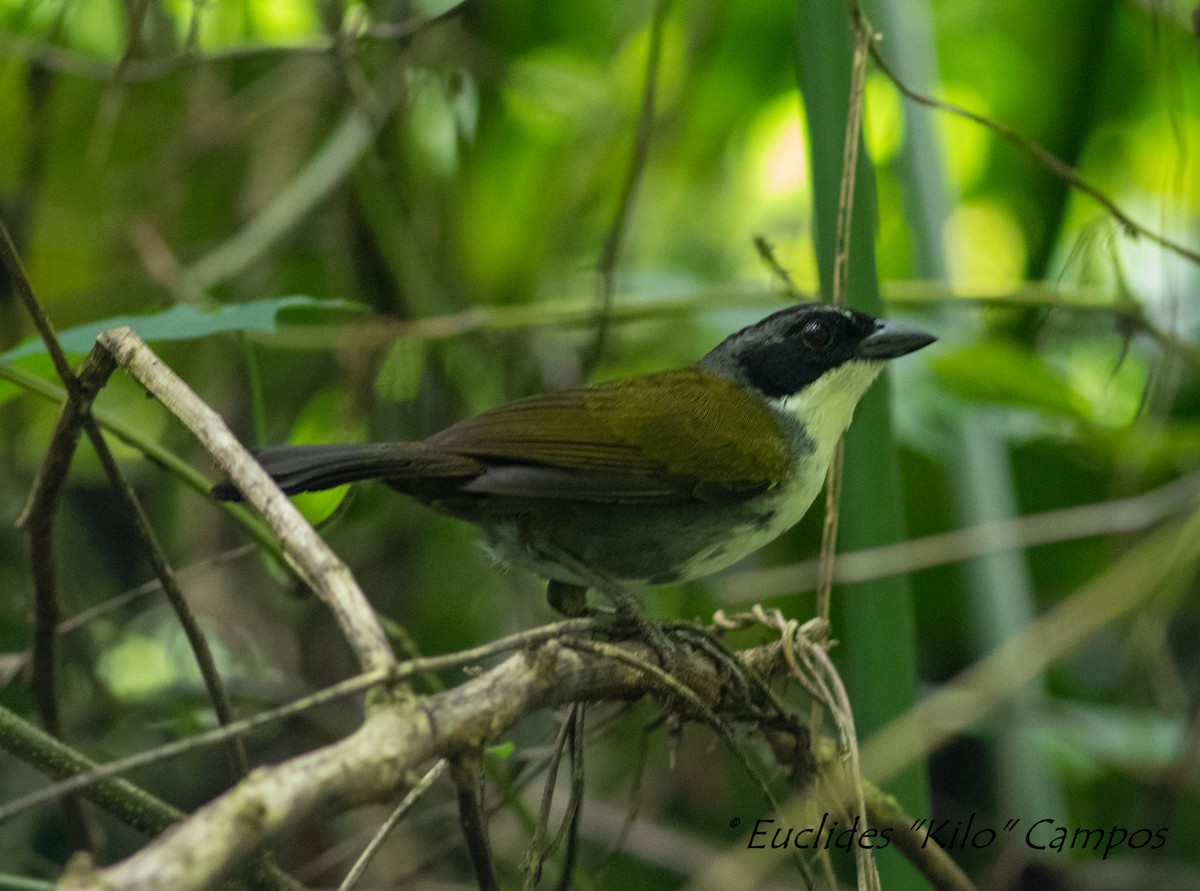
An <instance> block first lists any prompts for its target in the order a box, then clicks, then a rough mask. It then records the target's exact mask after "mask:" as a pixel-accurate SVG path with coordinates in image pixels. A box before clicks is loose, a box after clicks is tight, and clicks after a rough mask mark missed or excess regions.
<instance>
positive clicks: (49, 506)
mask: <svg viewBox="0 0 1200 891" xmlns="http://www.w3.org/2000/svg"><path fill="white" fill-rule="evenodd" d="M2 225H3V224H2V223H0V226H2ZM3 244H4V260H5V266H6V267H7V270H8V274H9V278H10V280H11V281H12V282H13V286H14V289H15V290H16V291H17V292H18V293H19V294H20V295H21V298H22V301H23V302H24V304H25V308H26V311H27V312H28V313H29V314H30V316H31V317H32V319H33V321H34V324H35V326H36V327H37V329H38V331H39V332H40V333H41V336H42V339H43V341H44V342H45V344H46V349H47V350H48V351H49V353H50V354H51V356H54V357H55V368H56V369H57V370H58V372H59V376H60V377H61V378H62V381H63V386H64V387H66V389H67V393H68V398H67V402H66V404H65V405H64V406H63V410H62V414H61V416H60V419H59V422H58V424H57V425H56V426H55V431H54V436H53V437H52V438H51V441H50V445H49V447H48V449H47V454H46V459H45V465H44V467H43V469H42V471H41V472H40V473H39V474H38V478H37V481H36V482H35V484H34V488H33V491H32V492H31V493H30V497H29V503H28V505H27V506H26V509H25V511H24V512H23V513H22V516H21V518H20V519H19V520H18V523H19V524H22V525H27V528H28V532H29V539H30V553H31V559H32V561H33V575H34V578H35V580H36V581H35V591H36V592H37V607H36V608H35V615H36V619H35V628H36V633H35V642H34V659H33V661H34V666H35V671H34V676H35V689H37V690H39V691H40V694H39V696H38V702H39V704H40V707H41V708H42V709H43V716H44V719H45V718H50V719H51V720H52V723H50V724H47V725H46V726H47V729H48V730H50V732H51V733H53V734H54V735H55V736H58V735H60V732H59V731H60V728H59V726H58V715H57V697H56V696H55V695H54V693H53V690H54V649H55V641H56V639H57V633H58V627H57V626H58V608H57V603H58V591H57V581H56V570H55V555H54V544H53V522H54V512H55V509H56V506H57V503H58V495H59V493H60V491H61V489H62V486H63V483H64V482H65V481H66V473H67V471H68V469H69V468H70V464H71V459H72V457H73V456H74V453H75V448H76V446H77V444H78V441H79V434H80V430H81V429H82V430H83V431H84V432H86V433H87V436H88V439H89V440H90V442H91V444H92V447H93V449H94V450H95V452H96V455H97V457H98V458H99V460H100V464H101V466H102V467H103V469H104V472H105V474H106V475H107V476H108V479H109V482H110V483H111V485H112V486H113V489H114V490H115V491H116V493H117V497H118V498H119V499H120V500H121V501H123V502H124V505H125V507H126V509H127V510H128V511H129V513H130V514H131V515H132V517H133V520H134V529H135V530H136V532H137V538H138V544H139V546H140V548H141V550H142V553H143V556H145V557H146V559H147V561H148V562H149V563H150V566H151V568H152V569H153V570H154V573H155V575H156V576H157V577H158V579H159V581H160V583H161V584H162V587H163V591H164V592H165V593H166V595H167V599H168V601H169V602H170V603H171V606H172V608H173V609H174V610H175V613H176V615H177V616H178V618H179V622H180V625H181V626H182V628H183V631H184V634H185V635H186V637H187V640H188V644H189V645H190V647H191V650H192V653H193V656H194V657H195V659H196V664H197V665H198V666H199V669H200V674H201V677H202V678H203V680H204V684H205V687H206V688H207V690H208V693H209V697H210V699H211V701H212V704H213V709H214V710H215V712H216V714H217V718H218V720H219V721H220V722H221V723H222V724H228V723H229V722H230V721H232V720H233V716H232V710H231V709H230V707H229V701H228V699H227V697H226V696H225V690H224V684H223V683H222V681H221V678H220V674H219V672H218V671H217V668H216V663H215V661H214V660H213V657H212V652H211V650H210V649H209V647H208V642H207V641H206V640H205V638H204V635H203V633H202V632H201V631H200V628H199V625H198V623H197V622H196V620H195V617H194V616H193V615H192V613H191V610H190V609H189V608H188V606H187V602H186V600H185V599H184V597H183V593H182V591H180V589H179V584H178V582H177V580H176V578H175V574H174V570H173V569H172V568H171V566H170V563H169V562H168V560H167V557H166V553H165V552H164V551H163V549H162V546H161V545H160V544H159V542H158V539H157V537H156V536H155V534H154V529H153V527H152V525H151V523H150V520H149V518H148V517H147V516H146V512H145V511H144V510H143V509H142V506H141V503H140V502H139V501H138V498H137V495H136V494H135V493H134V491H133V488H132V487H131V486H130V485H129V483H128V482H127V481H126V480H125V477H124V474H122V473H121V470H120V467H119V466H118V465H117V462H116V459H115V458H114V457H113V454H112V451H111V450H110V449H109V448H108V443H107V442H106V441H105V439H104V435H103V433H102V432H101V431H100V428H99V426H98V425H97V423H96V420H95V419H94V418H93V417H92V416H91V405H92V402H93V401H94V400H95V398H96V394H97V393H99V391H100V390H101V389H102V388H103V387H104V385H105V383H106V382H107V380H108V377H109V375H110V374H111V373H112V370H113V368H114V363H113V361H112V359H111V357H110V356H109V355H108V354H107V353H104V352H103V351H101V350H100V349H99V348H98V347H97V348H95V349H93V350H92V352H91V353H89V354H88V357H87V359H86V360H85V361H84V363H83V366H82V368H81V370H80V373H79V375H78V376H76V375H75V374H74V372H73V371H72V370H71V368H70V366H69V364H68V363H67V359H66V355H65V353H64V352H63V350H62V347H61V345H60V344H59V342H58V337H57V336H56V335H55V333H54V329H53V326H52V325H51V323H50V320H49V319H48V318H47V316H46V314H45V313H44V312H43V311H42V308H41V305H40V304H39V303H38V300H37V297H36V295H35V294H34V293H33V288H32V286H31V285H30V283H29V279H28V278H27V277H26V275H25V271H24V269H23V268H22V266H21V264H20V262H19V259H18V258H17V256H16V252H15V248H14V247H13V245H12V241H11V240H10V238H9V235H8V232H7V230H4V232H3ZM230 758H231V759H232V763H233V766H234V770H235V771H236V772H237V773H238V774H239V775H244V774H245V773H246V772H247V770H249V765H248V762H247V759H246V753H245V749H244V748H243V746H242V744H241V741H240V740H236V739H235V740H232V741H231V743H230Z"/></svg>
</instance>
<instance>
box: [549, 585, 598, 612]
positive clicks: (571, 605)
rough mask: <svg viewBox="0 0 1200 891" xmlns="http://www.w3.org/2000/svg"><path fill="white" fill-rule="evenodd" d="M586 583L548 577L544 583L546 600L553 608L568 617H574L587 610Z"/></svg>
mask: <svg viewBox="0 0 1200 891" xmlns="http://www.w3.org/2000/svg"><path fill="white" fill-rule="evenodd" d="M587 589H588V586H587V585H572V584H570V583H569V582H560V581H558V580H557V579H550V582H549V583H548V584H547V585H546V600H548V601H549V602H550V606H551V607H553V608H554V610H555V611H556V612H558V613H561V614H562V615H564V616H566V617H567V618H568V619H575V618H578V617H579V616H582V615H583V614H584V613H586V612H587Z"/></svg>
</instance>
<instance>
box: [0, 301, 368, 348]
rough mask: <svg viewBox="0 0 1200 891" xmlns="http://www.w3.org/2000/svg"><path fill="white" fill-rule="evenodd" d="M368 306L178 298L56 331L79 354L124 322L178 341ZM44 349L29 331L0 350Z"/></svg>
mask: <svg viewBox="0 0 1200 891" xmlns="http://www.w3.org/2000/svg"><path fill="white" fill-rule="evenodd" d="M368 312H370V310H368V309H367V307H365V306H363V305H362V304H361V303H355V302H353V301H350V300H321V299H318V298H316V297H307V296H304V295H300V294H296V295H292V296H289V297H272V298H270V299H267V300H253V301H251V302H249V303H229V304H222V305H220V306H196V305H194V304H191V303H181V304H178V305H177V306H172V307H171V308H170V309H164V310H163V311H162V312H156V313H149V314H146V315H125V316H112V317H111V318H107V319H102V320H100V321H97V322H88V323H86V324H83V325H79V326H77V327H75V328H68V329H67V330H66V331H63V332H61V333H60V334H59V335H58V341H59V343H60V344H62V348H63V350H64V351H65V352H67V353H75V354H79V355H82V354H84V353H86V352H87V351H88V350H90V349H91V348H92V344H93V343H95V341H96V337H97V335H99V334H100V332H101V331H106V330H107V329H109V328H116V327H119V326H121V325H128V326H129V327H130V328H132V329H133V330H134V331H135V332H136V333H137V335H138V336H139V337H140V338H142V340H145V341H151V342H153V341H178V340H197V339H199V338H201V337H209V336H210V335H213V334H225V333H229V332H234V331H243V332H254V333H257V334H273V333H274V332H276V331H277V330H278V329H279V326H280V325H319V324H336V323H339V322H344V321H347V320H349V319H352V318H358V317H360V316H362V315H364V314H366V313H368ZM45 351H46V345H45V344H44V343H42V340H41V338H38V337H34V338H30V339H28V340H25V341H22V342H21V343H20V344H18V345H17V346H16V347H14V348H13V349H11V350H9V351H8V352H7V353H4V354H3V355H0V361H5V362H11V361H12V360H14V359H19V358H21V357H23V356H32V355H35V354H37V353H44V352H45Z"/></svg>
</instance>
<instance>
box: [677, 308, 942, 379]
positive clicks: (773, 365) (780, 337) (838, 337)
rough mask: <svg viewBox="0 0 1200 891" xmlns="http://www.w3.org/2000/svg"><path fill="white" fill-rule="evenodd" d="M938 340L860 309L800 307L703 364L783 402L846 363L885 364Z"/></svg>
mask: <svg viewBox="0 0 1200 891" xmlns="http://www.w3.org/2000/svg"><path fill="white" fill-rule="evenodd" d="M936 339H937V338H935V337H934V336H933V335H931V334H926V333H925V332H924V331H919V330H917V329H915V328H909V327H907V326H904V325H900V324H897V323H896V322H881V321H880V320H878V319H876V318H875V317H873V316H869V315H867V314H866V313H864V312H859V311H858V310H856V309H850V308H848V307H834V306H830V305H828V304H826V303H800V304H797V305H796V306H789V307H788V308H787V309H781V310H780V311H779V312H776V313H772V314H771V315H769V316H767V317H766V318H765V319H763V320H762V321H761V322H758V323H756V324H754V325H751V326H750V327H749V328H743V329H742V330H741V331H737V332H735V333H733V334H731V335H729V336H728V337H727V338H725V339H724V340H723V341H721V343H719V344H718V345H717V346H716V347H715V348H714V349H713V350H712V352H710V353H709V354H708V355H707V356H705V357H704V358H703V359H701V360H700V361H699V363H697V364H698V365H700V367H702V368H704V369H706V370H708V371H711V372H713V373H714V374H720V375H722V376H723V377H728V378H731V379H733V380H741V381H745V382H746V383H748V384H751V385H752V386H754V387H757V388H758V389H759V390H761V391H762V393H763V395H764V396H767V397H768V398H780V397H785V396H790V395H792V394H793V393H799V392H800V391H801V390H803V389H804V388H805V387H807V386H808V385H809V384H811V383H812V382H813V381H815V380H817V379H818V378H819V377H821V375H823V374H825V372H827V371H830V370H831V369H834V368H837V367H839V366H840V365H843V364H845V363H846V362H849V361H853V360H858V361H867V362H883V361H885V360H887V359H894V358H896V357H897V356H903V355H905V354H906V353H911V352H913V351H915V350H919V349H921V348H922V347H924V346H928V345H929V344H931V343H933V342H934V340H936Z"/></svg>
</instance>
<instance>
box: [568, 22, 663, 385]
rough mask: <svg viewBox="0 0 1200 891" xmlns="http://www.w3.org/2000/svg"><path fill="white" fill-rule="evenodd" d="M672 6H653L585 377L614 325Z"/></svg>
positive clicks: (603, 255)
mask: <svg viewBox="0 0 1200 891" xmlns="http://www.w3.org/2000/svg"><path fill="white" fill-rule="evenodd" d="M670 7H671V0H658V2H657V4H656V5H655V7H654V17H653V18H652V19H651V21H650V46H649V48H648V49H647V51H646V77H645V81H644V83H643V85H642V104H641V109H640V111H639V112H638V120H637V129H636V132H635V134H634V138H633V153H632V154H631V155H630V158H629V168H628V169H627V170H626V172H625V181H624V183H623V184H622V186H621V191H620V192H619V193H618V196H617V207H616V210H615V211H614V212H613V218H612V222H611V223H610V224H609V227H608V234H607V235H606V236H605V238H604V245H603V247H602V248H601V249H600V259H599V261H598V262H597V263H596V272H597V273H598V275H599V276H600V300H599V304H600V306H599V309H598V310H597V319H596V321H597V327H596V338H595V340H593V341H592V346H591V349H590V350H589V351H588V354H587V356H586V358H585V359H584V361H583V374H584V376H585V377H586V376H587V374H588V373H589V372H590V371H591V370H592V369H594V368H595V366H596V363H598V362H599V361H600V359H601V358H602V357H603V355H604V347H605V344H606V341H607V339H608V331H609V328H610V326H611V312H612V303H613V292H614V281H613V279H614V276H615V274H616V267H617V258H618V257H619V256H620V253H621V245H622V243H623V242H624V240H625V232H626V230H627V228H628V226H629V216H630V211H631V209H632V207H633V202H634V199H635V197H636V196H637V188H638V183H639V182H640V181H641V178H642V171H643V170H644V169H645V168H646V159H647V158H648V157H649V156H650V139H651V137H652V136H653V134H654V102H655V97H656V94H657V92H658V68H659V57H660V56H661V55H662V40H663V30H664V27H665V25H666V21H667V12H668V11H669V9H670Z"/></svg>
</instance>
